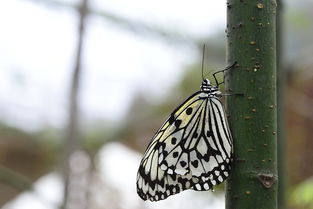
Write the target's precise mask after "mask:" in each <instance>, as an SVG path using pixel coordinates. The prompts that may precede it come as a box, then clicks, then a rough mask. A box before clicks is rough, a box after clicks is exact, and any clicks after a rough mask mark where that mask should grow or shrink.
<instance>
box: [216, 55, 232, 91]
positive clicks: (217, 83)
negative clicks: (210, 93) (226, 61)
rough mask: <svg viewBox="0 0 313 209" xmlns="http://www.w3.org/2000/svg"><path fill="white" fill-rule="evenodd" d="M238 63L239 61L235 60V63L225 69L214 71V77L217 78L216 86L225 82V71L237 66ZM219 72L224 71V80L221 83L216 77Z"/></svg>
mask: <svg viewBox="0 0 313 209" xmlns="http://www.w3.org/2000/svg"><path fill="white" fill-rule="evenodd" d="M236 64H237V61H235V62H234V63H233V64H231V65H230V66H228V67H226V68H225V69H224V70H219V71H216V72H215V73H213V77H214V80H215V83H216V86H217V87H218V86H219V85H221V84H223V83H225V74H224V72H225V71H227V70H230V69H231V68H233V67H235V65H236ZM218 73H223V81H222V82H221V83H219V82H218V81H217V78H216V74H218Z"/></svg>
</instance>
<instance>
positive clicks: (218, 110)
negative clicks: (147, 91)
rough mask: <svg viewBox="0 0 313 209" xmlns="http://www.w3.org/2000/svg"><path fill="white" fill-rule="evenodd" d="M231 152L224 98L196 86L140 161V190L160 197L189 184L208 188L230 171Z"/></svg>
mask: <svg viewBox="0 0 313 209" xmlns="http://www.w3.org/2000/svg"><path fill="white" fill-rule="evenodd" d="M231 152H232V142H231V135H230V132H229V130H228V126H227V121H226V119H225V114H224V110H223V108H222V105H221V102H220V101H219V100H218V99H217V98H215V97H213V98H212V97H208V94H207V93H204V92H201V91H200V92H196V93H195V94H193V95H192V96H191V97H189V98H188V99H187V100H186V101H185V102H184V103H183V104H182V105H180V106H179V107H178V108H176V109H175V110H174V111H173V113H172V114H171V115H170V117H169V118H168V119H167V120H166V122H165V123H164V124H163V125H162V127H161V128H160V129H159V130H158V132H157V133H156V134H155V135H154V137H153V139H152V141H151V142H150V144H149V146H148V148H147V150H146V152H145V154H144V157H143V159H142V161H141V163H140V167H139V171H138V174H137V192H138V194H139V196H140V197H141V198H142V199H144V200H147V199H149V200H151V201H157V200H161V199H166V198H167V197H168V196H170V195H173V194H176V193H179V192H180V191H183V190H186V189H190V188H191V189H194V190H209V189H211V188H212V187H213V185H215V184H218V183H220V182H222V181H224V180H225V178H226V177H227V176H228V172H229V169H230V168H229V163H230V161H231Z"/></svg>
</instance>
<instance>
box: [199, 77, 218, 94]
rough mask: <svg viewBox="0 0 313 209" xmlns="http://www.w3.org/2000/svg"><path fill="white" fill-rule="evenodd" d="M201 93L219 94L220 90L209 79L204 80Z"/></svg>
mask: <svg viewBox="0 0 313 209" xmlns="http://www.w3.org/2000/svg"><path fill="white" fill-rule="evenodd" d="M201 91H203V92H205V93H208V94H219V93H220V92H219V91H218V88H217V87H216V86H213V85H212V84H211V82H210V80H209V79H203V81H202V84H201Z"/></svg>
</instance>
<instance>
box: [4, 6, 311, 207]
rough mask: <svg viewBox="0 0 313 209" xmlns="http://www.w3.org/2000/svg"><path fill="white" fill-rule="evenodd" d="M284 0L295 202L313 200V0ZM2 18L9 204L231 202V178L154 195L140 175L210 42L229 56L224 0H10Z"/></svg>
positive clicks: (291, 198) (214, 52)
mask: <svg viewBox="0 0 313 209" xmlns="http://www.w3.org/2000/svg"><path fill="white" fill-rule="evenodd" d="M282 3H283V18H282V40H283V45H282V49H283V50H282V59H281V60H282V61H281V63H282V64H281V65H282V68H283V74H284V77H285V78H286V79H285V80H286V88H284V92H283V95H284V96H283V97H282V99H283V104H284V105H283V107H284V109H283V111H284V112H285V116H284V119H283V121H280V122H281V123H282V124H283V123H285V124H286V128H285V131H284V135H285V137H286V142H285V148H286V149H285V153H286V155H285V157H284V159H283V161H284V162H285V164H286V172H285V173H284V177H285V179H286V190H285V191H286V195H287V198H286V201H287V205H288V208H296V209H298V208H299V209H307V208H308V209H312V208H313V166H312V165H311V164H310V163H311V162H312V161H313V152H312V150H313V140H312V138H313V133H312V128H313V71H312V69H313V60H312V54H313V44H312V43H313V27H312V26H313V24H312V22H313V13H312V11H313V1H311V0H298V1H292V0H285V1H283V2H282ZM0 26H1V35H0V109H1V111H0V207H1V208H3V209H29V208H31V209H57V208H62V207H63V208H75V209H76V208H77V209H80V208H81V209H87V208H88V209H102V208H103V209H104V208H105V209H111V208H112V209H137V208H138V209H141V208H142V209H144V208H200V207H201V208H212V209H215V208H216V209H217V208H224V194H223V185H222V186H220V187H219V188H217V189H216V191H215V192H193V191H186V192H183V193H180V194H178V195H174V196H172V197H170V198H168V199H167V200H164V201H161V202H157V203H149V202H143V201H142V200H141V199H140V198H139V197H138V196H137V194H136V185H135V183H136V172H137V169H138V166H139V162H140V159H141V156H142V153H143V151H144V149H145V147H146V145H147V144H148V142H149V141H150V138H151V136H152V135H153V134H154V132H155V131H156V130H157V129H158V128H159V127H160V125H161V124H162V122H163V121H164V119H165V118H166V116H167V115H168V114H169V113H170V112H171V111H172V110H173V109H174V108H175V107H176V105H178V104H179V103H181V102H182V101H183V100H184V98H186V96H188V95H190V94H191V93H192V92H194V91H196V90H198V89H199V85H200V82H201V67H200V63H201V53H202V52H201V49H202V45H203V43H206V44H207V55H206V71H207V72H209V71H210V70H211V69H212V70H216V69H221V68H223V67H224V66H225V65H226V64H225V53H226V51H225V48H226V34H225V28H226V1H214V2H212V1H205V0H196V1H192V2H191V1H179V0H172V1H166V0H158V1H153V0H151V1H143V0H133V1H131V2H130V1H126V0H114V1H101V0H89V1H87V0H4V1H1V3H0ZM182 197H184V198H182Z"/></svg>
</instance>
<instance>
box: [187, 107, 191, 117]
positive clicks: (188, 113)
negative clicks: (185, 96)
mask: <svg viewBox="0 0 313 209" xmlns="http://www.w3.org/2000/svg"><path fill="white" fill-rule="evenodd" d="M191 113H192V107H188V108H187V110H186V114H187V115H191Z"/></svg>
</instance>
